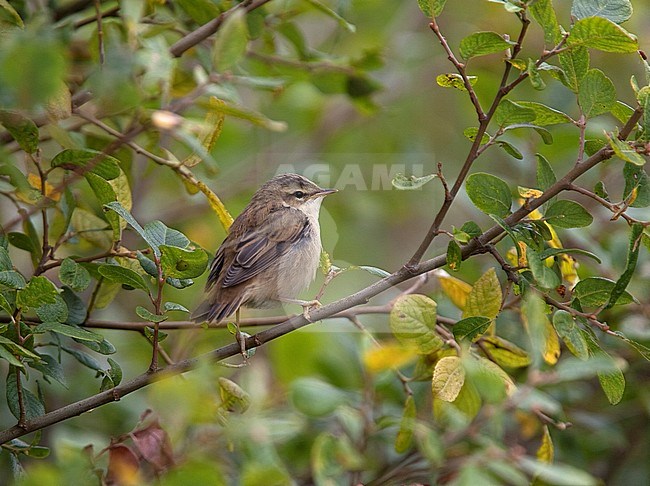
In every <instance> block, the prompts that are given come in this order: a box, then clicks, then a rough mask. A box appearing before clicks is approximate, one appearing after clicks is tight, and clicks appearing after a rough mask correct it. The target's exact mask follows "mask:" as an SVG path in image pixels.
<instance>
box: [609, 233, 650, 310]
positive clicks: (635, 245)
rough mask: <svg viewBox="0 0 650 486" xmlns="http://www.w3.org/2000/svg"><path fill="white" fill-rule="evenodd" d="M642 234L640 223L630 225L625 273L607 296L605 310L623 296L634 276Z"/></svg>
mask: <svg viewBox="0 0 650 486" xmlns="http://www.w3.org/2000/svg"><path fill="white" fill-rule="evenodd" d="M642 234H643V225H642V224H641V223H634V224H632V228H631V232H630V240H629V241H630V242H629V245H628V250H627V264H626V265H625V271H624V272H623V273H622V274H621V276H620V277H619V279H618V280H617V281H616V284H615V285H614V288H613V289H612V293H611V294H610V296H609V301H608V302H607V305H606V306H605V309H609V308H611V307H613V306H615V305H616V301H617V300H618V299H619V298H620V297H621V296H622V295H623V292H625V289H626V288H627V286H628V284H629V283H630V280H632V277H633V276H634V271H635V269H636V263H637V261H638V259H639V250H640V249H641V235H642Z"/></svg>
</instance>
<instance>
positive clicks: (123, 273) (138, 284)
mask: <svg viewBox="0 0 650 486" xmlns="http://www.w3.org/2000/svg"><path fill="white" fill-rule="evenodd" d="M98 271H99V274H100V275H101V276H102V277H104V278H105V279H106V280H108V281H109V282H113V283H119V284H121V285H126V286H128V287H131V288H134V289H140V290H144V291H145V292H147V291H148V290H149V288H148V287H147V284H146V283H145V281H144V279H143V278H142V276H141V275H140V274H139V273H136V272H134V271H133V270H131V269H130V268H125V267H120V266H119V265H109V264H105V265H100V267H99V270H98Z"/></svg>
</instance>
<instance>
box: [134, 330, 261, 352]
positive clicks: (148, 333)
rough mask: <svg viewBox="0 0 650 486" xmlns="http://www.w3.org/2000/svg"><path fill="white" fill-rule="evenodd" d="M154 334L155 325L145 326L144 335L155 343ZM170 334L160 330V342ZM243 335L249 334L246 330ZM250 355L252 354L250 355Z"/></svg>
mask: <svg viewBox="0 0 650 486" xmlns="http://www.w3.org/2000/svg"><path fill="white" fill-rule="evenodd" d="M154 334H155V330H154V328H153V327H149V326H145V328H144V335H145V337H146V338H147V339H148V340H149V342H150V343H153V341H154ZM167 336H168V334H167V333H166V332H163V331H160V330H159V331H158V342H159V343H162V342H163V341H164V340H165V339H167ZM242 336H248V335H247V334H246V333H245V332H242ZM249 357H250V355H249Z"/></svg>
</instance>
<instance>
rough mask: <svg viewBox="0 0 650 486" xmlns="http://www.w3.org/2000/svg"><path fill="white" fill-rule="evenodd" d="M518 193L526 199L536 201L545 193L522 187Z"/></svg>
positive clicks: (518, 189)
mask: <svg viewBox="0 0 650 486" xmlns="http://www.w3.org/2000/svg"><path fill="white" fill-rule="evenodd" d="M517 191H518V192H519V195H520V196H521V197H523V198H525V199H535V198H538V197H540V196H541V195H542V194H544V191H540V190H539V189H531V188H529V187H521V186H519V187H518V188H517Z"/></svg>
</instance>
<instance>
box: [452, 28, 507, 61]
mask: <svg viewBox="0 0 650 486" xmlns="http://www.w3.org/2000/svg"><path fill="white" fill-rule="evenodd" d="M514 45H515V43H514V42H511V41H508V40H505V39H504V38H503V37H501V36H500V35H499V34H497V33H496V32H474V33H473V34H470V35H468V36H467V37H465V38H464V39H463V40H461V41H460V46H459V49H460V55H461V56H462V57H463V58H464V59H471V58H472V57H476V56H484V55H486V54H494V53H496V52H502V51H505V50H506V49H508V48H510V47H512V46H514Z"/></svg>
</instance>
